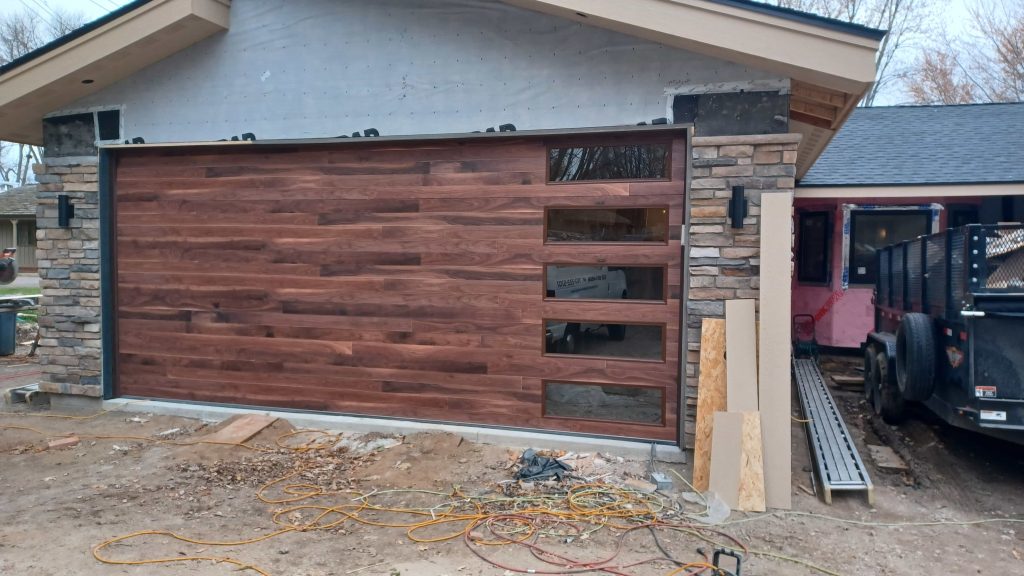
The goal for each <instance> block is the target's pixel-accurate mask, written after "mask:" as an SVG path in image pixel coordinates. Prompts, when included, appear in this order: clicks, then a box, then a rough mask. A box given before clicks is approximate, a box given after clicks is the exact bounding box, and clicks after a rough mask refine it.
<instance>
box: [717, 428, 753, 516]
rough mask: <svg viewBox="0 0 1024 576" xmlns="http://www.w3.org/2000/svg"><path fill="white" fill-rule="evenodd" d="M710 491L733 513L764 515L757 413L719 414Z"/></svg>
mask: <svg viewBox="0 0 1024 576" xmlns="http://www.w3.org/2000/svg"><path fill="white" fill-rule="evenodd" d="M712 447H713V450H712V453H711V481H710V486H709V488H710V490H712V491H713V492H715V493H716V494H718V496H719V497H720V498H722V500H723V501H724V502H725V503H726V504H728V505H729V508H731V509H733V510H742V511H745V512H764V510H765V501H764V468H763V467H764V460H763V454H762V448H761V418H760V414H758V413H757V412H715V415H714V433H713V440H712Z"/></svg>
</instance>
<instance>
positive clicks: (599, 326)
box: [544, 320, 665, 362]
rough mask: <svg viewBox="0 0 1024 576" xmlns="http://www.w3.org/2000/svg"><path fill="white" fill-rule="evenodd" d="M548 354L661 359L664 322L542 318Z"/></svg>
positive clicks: (663, 356)
mask: <svg viewBox="0 0 1024 576" xmlns="http://www.w3.org/2000/svg"><path fill="white" fill-rule="evenodd" d="M544 349H545V350H546V351H547V354H557V355H565V356H589V357H593V358H617V359H620V360H646V361H651V360H653V361H658V362H661V361H664V359H665V326H664V325H663V324H617V323H601V322H595V321H592V320H590V321H588V320H545V321H544Z"/></svg>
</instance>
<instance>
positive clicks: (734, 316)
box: [725, 266, 763, 412]
mask: <svg viewBox="0 0 1024 576" xmlns="http://www.w3.org/2000/svg"><path fill="white" fill-rule="evenodd" d="M762 269H763V266H762ZM754 316H755V305H754V301H753V300H727V301H726V302H725V349H726V354H725V361H726V389H727V390H728V395H727V399H726V405H727V406H728V409H729V411H730V412H750V411H756V410H757V339H756V337H755V335H754V332H755V327H754Z"/></svg>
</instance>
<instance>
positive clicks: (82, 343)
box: [33, 156, 102, 398]
mask: <svg viewBox="0 0 1024 576" xmlns="http://www.w3.org/2000/svg"><path fill="white" fill-rule="evenodd" d="M44 162H45V164H42V165H41V164H37V165H36V166H35V167H34V168H33V169H34V171H35V173H36V181H37V182H39V194H38V197H39V206H38V207H37V209H36V226H37V232H36V239H37V243H36V259H37V261H38V266H39V287H40V288H41V292H42V299H41V300H40V308H39V330H40V338H39V349H38V354H39V364H40V367H41V368H42V371H43V377H42V380H41V381H40V383H39V387H40V389H41V390H43V391H45V392H49V393H51V394H71V395H79V396H86V397H91V398H99V397H100V396H101V393H102V392H101V386H100V376H101V359H100V250H99V232H100V230H99V198H98V197H99V183H98V175H97V169H98V161H97V158H96V157H95V156H72V157H58V158H50V157H48V158H45V159H44ZM59 194H67V195H68V196H69V197H70V200H71V203H72V204H74V206H75V217H74V218H72V219H71V226H70V227H68V228H61V227H59V226H58V224H57V196H58V195H59Z"/></svg>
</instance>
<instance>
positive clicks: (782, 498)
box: [758, 192, 793, 509]
mask: <svg viewBox="0 0 1024 576" xmlns="http://www.w3.org/2000/svg"><path fill="white" fill-rule="evenodd" d="M792 222H793V197H792V194H790V193H788V192H777V193H765V194H762V195H761V230H762V234H761V270H767V271H769V272H768V273H763V274H761V292H760V296H761V333H760V338H761V341H760V364H759V371H758V372H759V374H758V387H759V391H760V392H759V408H760V410H761V424H762V431H763V436H764V461H765V467H764V484H765V497H766V502H767V504H768V507H769V508H780V509H789V508H791V507H792V504H793V497H792V494H793V478H792V474H793V473H792V459H793V455H792V444H791V442H792V421H791V418H790V414H791V412H790V411H791V410H792V408H791V406H790V402H791V393H792V392H791V391H792V381H791V376H790V360H789V355H790V342H791V337H790V322H791V319H790V290H791V287H790V277H789V275H788V274H781V273H779V271H780V270H789V269H790V267H791V261H792V236H791V234H790V227H791V226H792Z"/></svg>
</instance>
